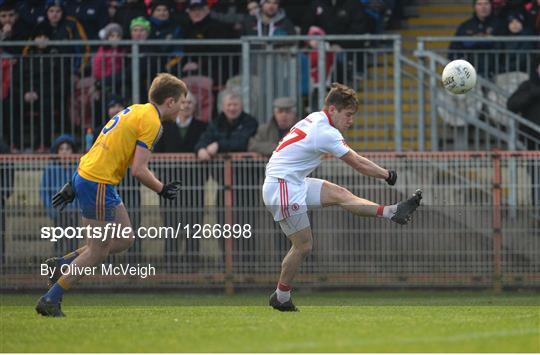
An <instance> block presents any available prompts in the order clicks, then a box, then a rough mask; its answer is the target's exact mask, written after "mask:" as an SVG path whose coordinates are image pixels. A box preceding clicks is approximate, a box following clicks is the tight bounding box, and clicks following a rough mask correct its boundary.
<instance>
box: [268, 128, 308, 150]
mask: <svg viewBox="0 0 540 355" xmlns="http://www.w3.org/2000/svg"><path fill="white" fill-rule="evenodd" d="M306 135H307V134H306V132H304V131H302V130H301V129H299V128H296V127H295V128H293V129H291V131H290V132H289V133H287V135H286V136H285V137H283V139H282V140H280V141H279V145H278V147H277V148H276V150H275V151H276V152H279V151H280V150H282V149H283V148H285V147H286V146H288V145H290V144H293V143H296V142H298V141H301V140H302V139H304V138H306Z"/></svg>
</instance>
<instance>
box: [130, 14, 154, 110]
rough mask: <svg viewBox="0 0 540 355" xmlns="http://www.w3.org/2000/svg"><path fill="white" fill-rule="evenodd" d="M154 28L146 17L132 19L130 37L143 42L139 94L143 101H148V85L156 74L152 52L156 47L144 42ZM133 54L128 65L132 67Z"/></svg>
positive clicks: (140, 59) (140, 56) (140, 57)
mask: <svg viewBox="0 0 540 355" xmlns="http://www.w3.org/2000/svg"><path fill="white" fill-rule="evenodd" d="M151 30H152V25H151V23H150V21H148V20H147V19H146V18H145V17H142V16H140V17H135V18H134V19H133V20H131V23H130V25H129V33H130V37H131V39H132V40H134V41H139V42H141V45H140V46H139V73H140V80H139V83H140V85H139V95H140V98H141V101H143V102H145V101H147V100H146V99H147V95H148V87H150V82H151V80H152V78H153V76H154V74H155V73H154V72H153V71H152V70H153V68H152V66H151V63H152V56H153V55H152V53H153V52H154V49H153V48H154V47H153V46H149V45H145V44H144V42H145V41H146V40H147V39H149V37H150V31H151ZM131 60H132V59H131V56H130V57H128V60H127V64H126V67H127V68H130V67H131Z"/></svg>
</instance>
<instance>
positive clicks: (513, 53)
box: [496, 11, 536, 73]
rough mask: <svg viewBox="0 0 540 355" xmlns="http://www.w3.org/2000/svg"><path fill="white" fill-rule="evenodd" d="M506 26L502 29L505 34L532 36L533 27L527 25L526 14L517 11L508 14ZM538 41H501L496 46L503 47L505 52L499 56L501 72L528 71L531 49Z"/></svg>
mask: <svg viewBox="0 0 540 355" xmlns="http://www.w3.org/2000/svg"><path fill="white" fill-rule="evenodd" d="M506 20H507V21H506V28H504V30H503V31H502V33H501V34H502V35H503V36H514V37H521V36H532V35H533V32H532V30H531V29H529V28H528V27H526V25H527V23H526V21H525V16H524V15H523V13H521V12H519V11H516V12H514V13H511V14H509V15H508V16H507V19H506ZM535 42H536V41H530V42H528V41H506V42H499V43H497V45H496V48H498V49H502V50H503V53H502V54H501V55H500V57H499V65H500V67H499V72H501V73H504V72H514V71H520V72H528V70H529V65H530V64H528V63H531V61H532V60H531V59H532V58H531V56H532V53H531V51H530V50H531V49H533V48H534V45H535Z"/></svg>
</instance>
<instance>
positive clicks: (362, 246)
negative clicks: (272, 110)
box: [0, 152, 540, 291]
mask: <svg viewBox="0 0 540 355" xmlns="http://www.w3.org/2000/svg"><path fill="white" fill-rule="evenodd" d="M366 156H367V157H368V158H370V159H372V160H374V161H376V162H377V163H379V164H381V165H383V166H388V167H392V168H395V169H396V170H397V171H398V173H399V179H398V183H397V185H396V186H394V187H389V186H387V185H386V184H384V182H381V181H377V180H375V179H372V178H367V177H364V176H361V175H359V174H357V173H355V172H354V171H353V170H352V169H351V168H349V167H348V166H346V165H345V164H343V163H342V162H341V161H339V160H336V159H325V160H324V161H323V164H322V165H321V167H320V168H319V169H317V170H316V171H315V173H314V176H315V177H319V178H323V179H327V180H329V181H332V182H335V183H338V184H340V185H342V186H344V187H346V188H348V189H350V190H351V191H352V192H353V193H355V194H357V195H359V196H362V197H364V198H367V199H370V200H373V201H376V202H379V203H384V204H390V203H395V202H397V201H400V200H402V199H404V198H406V197H407V196H409V195H410V194H411V193H412V192H413V191H414V190H415V189H416V188H419V187H421V188H423V190H424V199H423V201H422V203H423V206H422V207H421V208H420V209H419V211H418V212H417V214H416V215H415V217H414V220H413V223H412V224H410V225H408V226H404V227H402V226H398V225H396V224H393V223H391V222H389V221H386V220H382V219H370V218H359V217H355V216H352V215H350V214H348V213H347V212H345V211H343V210H340V209H339V208H327V209H322V210H315V211H313V212H310V217H311V223H312V227H313V230H314V237H315V245H314V251H313V254H312V255H311V256H309V257H308V258H307V259H306V262H305V263H304V265H303V266H302V270H301V272H300V274H299V275H298V278H297V283H298V284H304V285H312V286H321V287H334V286H338V287H339V286H348V287H349V286H376V287H383V286H394V287H418V286H429V287H446V286H467V287H494V288H497V289H499V288H501V287H505V286H520V287H532V286H535V287H537V286H539V285H540V209H539V208H540V207H539V206H540V153H539V152H445V153H370V154H366ZM77 158H78V156H70V157H68V158H63V159H59V157H58V156H41V155H3V156H0V176H1V178H2V180H1V181H0V195H1V197H2V198H1V199H0V201H1V202H2V205H1V206H0V212H1V214H0V217H1V218H0V227H1V228H0V232H1V241H2V245H1V246H2V250H1V255H2V264H1V265H2V275H1V277H0V278H1V283H0V284H1V287H2V288H3V289H9V288H18V289H25V288H27V289H29V288H43V287H44V286H45V280H44V278H43V277H41V276H39V264H40V262H42V261H43V259H44V258H47V257H50V256H53V255H59V254H62V253H65V252H67V251H69V250H71V249H74V248H75V247H77V246H80V245H82V242H81V241H78V242H75V241H73V240H64V241H63V242H56V243H52V242H50V241H48V240H45V239H41V238H40V229H41V228H42V227H44V226H69V225H74V224H76V223H77V217H78V215H77V212H76V210H75V209H74V208H75V207H76V206H70V208H71V209H70V210H68V211H66V212H63V213H61V214H57V213H55V212H54V211H53V210H52V209H51V208H50V207H45V206H44V204H43V201H44V200H46V199H47V198H48V197H47V196H49V197H50V196H51V195H52V193H53V192H54V191H55V190H56V188H58V186H60V185H61V184H63V183H64V182H65V178H64V177H65V176H69V175H70V174H71V172H72V171H73V170H74V169H75V167H76V161H77ZM265 164H266V160H265V159H262V158H260V157H258V156H256V155H252V154H247V153H246V154H234V155H230V156H221V157H219V158H218V159H216V160H213V161H210V162H201V161H198V160H196V159H195V157H194V156H193V155H191V154H162V155H155V156H154V157H153V158H152V161H151V164H150V166H151V169H152V170H153V171H154V172H155V173H156V175H157V176H159V177H160V178H162V179H164V180H167V181H168V180H169V179H175V180H177V179H180V180H182V181H183V182H184V188H183V189H182V192H181V194H180V196H179V197H180V198H179V200H178V202H177V203H173V204H169V203H164V202H163V200H161V201H160V199H159V198H158V196H157V195H156V194H155V193H153V192H151V191H150V190H148V189H146V188H145V187H141V186H140V184H138V183H136V181H135V180H134V179H133V178H131V177H129V175H128V177H127V178H126V179H124V181H123V182H122V183H121V184H120V186H119V188H118V190H119V192H120V195H121V196H122V199H123V201H124V203H125V205H126V207H127V209H128V212H129V214H130V217H131V220H132V223H133V226H134V227H137V226H146V227H151V226H155V227H158V226H175V227H176V226H177V223H183V225H185V224H186V223H188V224H192V225H193V224H208V225H212V226H213V225H215V224H218V225H224V224H240V225H244V224H249V225H250V226H251V228H252V232H253V235H252V237H251V238H248V239H243V238H237V239H234V238H229V239H223V238H221V239H216V238H201V239H188V238H186V235H185V233H184V232H181V235H180V236H179V237H178V239H148V238H146V239H137V240H136V242H135V245H134V246H133V247H132V248H131V249H130V250H129V251H128V252H127V253H124V254H119V255H114V256H111V257H110V258H109V260H108V262H111V263H115V264H116V263H131V264H133V265H136V264H137V263H138V264H141V265H147V264H152V265H153V266H154V267H156V270H157V271H156V275H155V276H151V277H148V278H146V279H141V278H138V277H124V276H99V275H98V276H94V277H89V278H87V279H85V280H84V281H83V282H82V283H81V284H80V287H81V288H110V287H136V288H152V289H155V288H177V287H203V288H225V289H227V290H228V291H232V290H233V289H234V288H236V287H261V286H265V287H266V286H269V285H271V284H274V282H275V280H276V278H277V276H278V274H279V270H280V265H281V260H282V258H283V256H284V255H285V253H286V252H287V249H288V247H289V245H290V244H289V242H288V241H287V240H286V238H285V237H284V235H282V233H281V232H280V230H279V227H278V225H277V224H276V223H275V222H274V221H273V219H272V217H271V215H270V213H268V212H267V211H266V209H265V207H264V205H263V204H262V201H261V193H260V189H261V185H262V181H263V179H264V166H265ZM45 175H47V176H48V177H49V178H47V179H44V176H45ZM42 196H43V197H42Z"/></svg>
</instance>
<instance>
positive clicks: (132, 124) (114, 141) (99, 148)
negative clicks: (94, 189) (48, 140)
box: [78, 103, 162, 185]
mask: <svg viewBox="0 0 540 355" xmlns="http://www.w3.org/2000/svg"><path fill="white" fill-rule="evenodd" d="M161 131H162V129H161V120H160V117H159V111H158V109H157V107H156V106H155V105H154V104H151V103H148V104H144V105H132V106H129V107H128V108H126V109H124V110H123V111H122V112H120V113H118V114H117V115H116V116H114V117H113V118H112V119H111V120H110V121H109V122H108V123H107V124H106V125H105V127H103V130H102V131H101V133H100V134H99V136H98V138H97V139H96V142H95V143H94V145H93V146H92V148H91V149H90V150H89V151H88V153H86V154H85V155H84V156H83V157H82V158H81V160H80V162H79V168H78V172H79V175H81V176H82V177H83V178H85V179H87V180H90V181H94V182H98V183H102V184H111V185H118V184H119V183H120V181H121V180H122V178H123V177H124V175H125V174H126V170H127V168H128V166H129V165H130V164H131V162H132V160H133V154H134V153H135V146H136V145H139V146H142V147H145V148H147V149H149V150H152V149H153V148H154V145H155V144H156V142H157V141H158V140H159V137H160V136H161Z"/></svg>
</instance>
